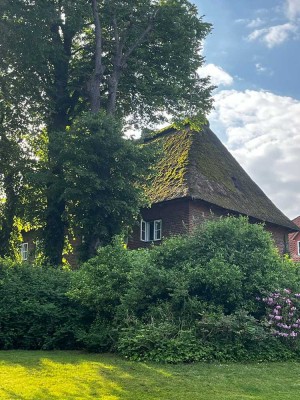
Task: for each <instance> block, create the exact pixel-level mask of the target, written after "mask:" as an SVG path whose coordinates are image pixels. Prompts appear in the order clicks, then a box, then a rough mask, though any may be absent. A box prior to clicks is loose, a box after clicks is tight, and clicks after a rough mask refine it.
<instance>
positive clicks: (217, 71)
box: [197, 64, 233, 86]
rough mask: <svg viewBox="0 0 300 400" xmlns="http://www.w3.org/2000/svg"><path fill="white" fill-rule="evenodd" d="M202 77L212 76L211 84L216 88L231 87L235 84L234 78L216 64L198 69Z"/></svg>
mask: <svg viewBox="0 0 300 400" xmlns="http://www.w3.org/2000/svg"><path fill="white" fill-rule="evenodd" d="M197 72H198V74H199V76H200V77H202V78H203V77H207V76H210V80H211V83H212V84H213V85H216V86H231V85H232V84H233V77H232V76H231V75H229V74H228V73H227V72H226V71H224V69H223V68H221V67H218V66H217V65H215V64H207V65H205V66H204V67H202V68H199V69H198V71H197Z"/></svg>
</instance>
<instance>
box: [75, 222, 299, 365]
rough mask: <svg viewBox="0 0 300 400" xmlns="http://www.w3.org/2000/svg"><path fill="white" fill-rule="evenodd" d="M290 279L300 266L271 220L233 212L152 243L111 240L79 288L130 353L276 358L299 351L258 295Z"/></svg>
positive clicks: (140, 356)
mask: <svg viewBox="0 0 300 400" xmlns="http://www.w3.org/2000/svg"><path fill="white" fill-rule="evenodd" d="M287 283H289V285H288V286H289V287H292V286H293V287H299V271H298V269H297V268H296V267H295V266H294V264H293V263H290V261H289V260H287V259H283V258H282V257H281V256H280V255H279V253H278V251H277V250H276V249H275V247H274V244H273V242H272V239H271V236H270V234H269V233H267V232H266V231H265V230H264V228H263V226H261V225H253V224H249V222H248V220H247V219H246V218H242V217H241V218H233V217H229V218H224V219H220V220H218V221H212V222H208V223H206V224H205V225H203V226H201V227H199V228H198V229H197V230H196V231H195V232H194V233H193V234H192V235H190V236H183V237H174V238H171V239H168V240H165V241H164V243H163V244H162V245H161V246H154V247H153V248H152V249H150V250H149V249H148V250H137V251H130V252H128V251H126V250H125V249H124V248H123V247H122V246H121V245H120V244H118V245H114V246H109V247H107V248H103V249H101V251H100V252H99V254H98V256H97V257H95V258H94V259H92V260H90V261H89V262H88V263H86V264H84V265H83V266H82V268H81V269H80V270H79V271H77V272H76V274H75V279H74V281H73V288H72V290H71V295H72V297H74V298H76V299H77V300H79V301H80V302H82V303H83V304H84V305H86V306H88V307H90V308H91V309H92V310H95V311H96V312H97V315H98V318H100V317H105V318H106V321H107V326H109V327H110V329H111V332H112V335H111V337H110V348H112V349H114V348H115V349H117V351H119V352H120V353H121V354H123V355H124V356H126V357H128V358H132V359H135V360H146V359H148V360H156V361H168V362H178V361H196V360H200V359H201V360H210V359H217V360H246V359H249V360H251V359H263V358H266V359H274V360H275V359H278V357H279V354H280V353H282V354H284V357H286V358H289V357H294V356H295V354H297V351H296V349H291V348H290V347H289V346H288V345H285V344H283V343H280V341H279V340H278V339H277V338H275V337H272V335H271V331H270V328H269V325H268V324H266V322H265V312H266V310H265V307H264V305H263V304H262V303H261V302H259V301H258V300H257V297H260V296H261V295H263V294H264V293H265V292H268V291H272V290H275V289H278V288H283V287H285V286H286V285H287ZM102 322H103V320H102ZM94 338H95V337H94ZM108 339H109V338H108ZM93 346H94V348H97V343H96V342H94V343H93ZM98 349H99V350H101V346H99V347H98ZM278 349H279V350H278ZM295 351H296V352H295Z"/></svg>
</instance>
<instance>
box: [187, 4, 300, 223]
mask: <svg viewBox="0 0 300 400" xmlns="http://www.w3.org/2000/svg"><path fill="white" fill-rule="evenodd" d="M194 2H195V3H196V4H197V6H198V8H199V14H200V15H204V16H205V17H204V20H205V21H207V22H211V23H212V24H213V31H212V34H211V35H210V36H209V37H208V38H207V39H206V41H205V42H204V48H203V54H204V55H205V57H206V65H205V67H204V68H202V69H201V70H200V71H199V73H200V75H204V76H205V75H210V76H211V80H212V82H213V83H214V84H216V85H218V89H216V90H215V92H214V99H215V110H214V111H213V112H212V113H211V115H210V116H209V120H210V123H211V126H212V129H213V130H214V131H215V133H216V134H217V135H218V136H219V137H220V139H221V140H222V141H223V143H224V144H225V145H226V146H227V147H228V148H229V150H230V151H231V152H232V153H233V155H234V156H235V157H236V158H237V160H238V161H239V162H240V163H241V165H242V166H243V167H244V168H245V170H246V171H247V172H248V173H249V174H250V176H251V177H252V178H253V179H254V181H255V182H257V183H258V184H259V186H260V187H261V188H262V189H263V190H264V191H265V192H266V194H267V195H268V196H269V197H270V198H271V200H272V201H273V202H274V203H275V204H276V205H277V206H278V207H279V208H280V209H281V210H282V211H283V212H284V213H285V214H286V215H288V216H289V217H290V218H295V217H296V216H298V215H300V167H299V161H300V0H243V1H242V0H194Z"/></svg>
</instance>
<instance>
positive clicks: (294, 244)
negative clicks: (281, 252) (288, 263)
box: [289, 215, 300, 262]
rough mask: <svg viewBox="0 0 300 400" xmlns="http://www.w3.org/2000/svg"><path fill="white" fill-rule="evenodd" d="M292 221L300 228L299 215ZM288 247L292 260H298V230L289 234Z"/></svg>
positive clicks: (299, 242)
mask: <svg viewBox="0 0 300 400" xmlns="http://www.w3.org/2000/svg"><path fill="white" fill-rule="evenodd" d="M293 222H294V223H295V224H296V225H297V226H298V227H299V228H300V215H299V217H297V218H295V219H293ZM289 247H290V256H291V258H292V260H293V261H297V262H300V232H293V233H290V234H289Z"/></svg>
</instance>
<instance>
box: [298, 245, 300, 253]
mask: <svg viewBox="0 0 300 400" xmlns="http://www.w3.org/2000/svg"><path fill="white" fill-rule="evenodd" d="M298 255H299V256H300V242H298Z"/></svg>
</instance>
